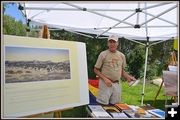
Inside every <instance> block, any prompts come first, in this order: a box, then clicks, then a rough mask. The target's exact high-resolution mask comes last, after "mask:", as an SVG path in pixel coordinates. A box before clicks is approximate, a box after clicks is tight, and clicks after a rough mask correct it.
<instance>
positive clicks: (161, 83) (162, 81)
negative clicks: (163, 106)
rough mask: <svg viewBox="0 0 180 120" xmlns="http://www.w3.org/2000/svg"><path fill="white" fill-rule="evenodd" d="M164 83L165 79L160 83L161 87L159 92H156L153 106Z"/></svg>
mask: <svg viewBox="0 0 180 120" xmlns="http://www.w3.org/2000/svg"><path fill="white" fill-rule="evenodd" d="M163 83H164V81H163V80H162V82H161V85H160V87H159V90H158V92H157V94H156V97H155V99H154V102H153V106H154V105H155V102H156V98H157V96H158V95H159V92H160V90H161V87H162V85H163Z"/></svg>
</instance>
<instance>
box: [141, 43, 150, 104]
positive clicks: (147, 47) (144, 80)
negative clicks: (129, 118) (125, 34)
mask: <svg viewBox="0 0 180 120" xmlns="http://www.w3.org/2000/svg"><path fill="white" fill-rule="evenodd" d="M148 44H149V43H148V42H147V45H146V58H145V66H144V79H143V89H142V99H141V106H143V101H144V89H145V82H146V68H147V59H148V49H149V46H148Z"/></svg>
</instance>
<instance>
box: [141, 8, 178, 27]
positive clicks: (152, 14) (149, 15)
mask: <svg viewBox="0 0 180 120" xmlns="http://www.w3.org/2000/svg"><path fill="white" fill-rule="evenodd" d="M142 13H144V14H147V15H149V16H152V17H155V15H153V14H150V13H148V12H145V11H142ZM157 19H159V20H162V21H164V22H167V23H170V24H172V25H175V26H177V24H175V23H173V22H170V21H168V20H165V19H163V18H161V17H157Z"/></svg>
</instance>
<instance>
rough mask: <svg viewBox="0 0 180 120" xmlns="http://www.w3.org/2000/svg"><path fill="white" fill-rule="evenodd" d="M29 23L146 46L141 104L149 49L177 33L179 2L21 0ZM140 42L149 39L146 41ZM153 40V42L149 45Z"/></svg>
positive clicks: (20, 5) (20, 6)
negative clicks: (114, 37)
mask: <svg viewBox="0 0 180 120" xmlns="http://www.w3.org/2000/svg"><path fill="white" fill-rule="evenodd" d="M19 9H20V10H21V11H22V12H23V14H24V15H25V17H26V18H27V22H28V24H29V22H30V23H31V24H36V25H48V27H50V28H56V29H64V30H66V31H70V32H74V33H77V34H81V35H84V36H87V37H91V38H93V37H94V36H95V37H96V38H99V39H100V38H105V37H107V36H109V35H111V34H117V35H118V36H119V37H124V38H127V39H128V40H131V41H134V42H136V43H139V44H142V45H144V46H145V47H146V59H145V67H144V80H143V90H142V100H141V105H143V99H144V89H145V80H146V67H147V58H148V48H149V47H150V46H152V45H154V44H157V43H160V42H163V41H166V40H169V39H172V38H174V37H176V36H178V27H179V26H178V24H177V23H178V17H179V16H178V9H179V2H165V1H155V2H150V1H149V2H143V1H142V2H141V1H138V2H130V1H128V2H125V1H119V2H118V1H116V2H111V1H86V2H83V1H81V2H75V1H74V2H72V1H71V2H70V1H68V2H58V1H56V2H55V1H53V2H50V1H49V2H20V4H19ZM141 41H146V44H144V43H142V42H141ZM150 42H151V44H149V43H150Z"/></svg>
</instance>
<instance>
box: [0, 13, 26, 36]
mask: <svg viewBox="0 0 180 120" xmlns="http://www.w3.org/2000/svg"><path fill="white" fill-rule="evenodd" d="M3 34H7V35H17V36H25V35H26V29H25V25H23V24H22V21H15V19H14V18H12V17H11V16H8V15H4V16H3Z"/></svg>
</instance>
